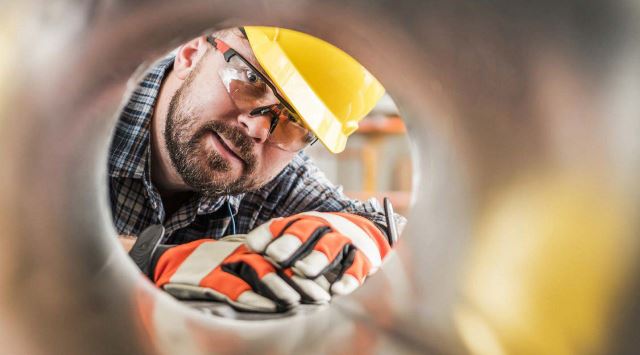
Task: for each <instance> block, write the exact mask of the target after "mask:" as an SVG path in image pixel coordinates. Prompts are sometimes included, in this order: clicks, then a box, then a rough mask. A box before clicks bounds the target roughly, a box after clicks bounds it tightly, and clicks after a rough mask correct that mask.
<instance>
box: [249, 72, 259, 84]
mask: <svg viewBox="0 0 640 355" xmlns="http://www.w3.org/2000/svg"><path fill="white" fill-rule="evenodd" d="M247 79H249V82H250V83H255V82H258V81H260V77H259V76H258V74H256V73H254V72H252V71H247Z"/></svg>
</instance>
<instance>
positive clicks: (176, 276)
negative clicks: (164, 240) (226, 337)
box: [151, 236, 300, 312]
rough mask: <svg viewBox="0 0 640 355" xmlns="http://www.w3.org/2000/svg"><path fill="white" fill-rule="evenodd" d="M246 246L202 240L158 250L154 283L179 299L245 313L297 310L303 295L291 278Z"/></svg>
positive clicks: (235, 241) (232, 239)
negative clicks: (222, 305)
mask: <svg viewBox="0 0 640 355" xmlns="http://www.w3.org/2000/svg"><path fill="white" fill-rule="evenodd" d="M243 241H244V238H241V237H238V236H233V237H227V238H223V239H221V240H211V239H202V240H197V241H194V242H190V243H187V244H182V245H178V246H173V247H170V248H167V249H165V250H157V251H156V253H155V255H154V257H153V259H154V260H155V262H154V263H153V265H151V274H152V280H153V282H154V283H155V284H156V285H157V286H158V287H160V288H162V289H164V290H165V291H167V292H168V293H170V294H172V295H173V296H175V297H177V298H180V299H189V300H193V299H199V300H215V301H223V302H227V303H228V304H230V305H232V306H233V307H235V308H237V309H240V310H246V311H254V312H280V311H285V310H287V309H289V308H291V307H293V306H295V305H296V304H298V303H299V301H300V294H298V293H297V292H296V291H295V290H294V289H293V288H292V287H291V286H290V285H289V284H288V283H287V282H286V281H285V280H284V279H283V277H284V278H286V277H287V276H285V275H284V273H282V272H280V271H277V270H276V268H275V267H274V266H273V265H272V264H271V263H270V262H269V261H268V260H266V259H265V258H264V256H262V255H260V254H256V253H252V252H250V251H249V250H248V249H247V247H246V245H244V243H243Z"/></svg>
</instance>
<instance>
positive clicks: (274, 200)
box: [108, 56, 405, 244]
mask: <svg viewBox="0 0 640 355" xmlns="http://www.w3.org/2000/svg"><path fill="white" fill-rule="evenodd" d="M173 61H174V57H173V56H170V57H167V58H165V59H163V60H161V61H159V62H158V63H157V64H156V65H155V66H154V67H152V69H151V70H150V71H149V72H147V74H146V75H145V76H144V79H143V80H142V81H141V82H140V83H138V84H137V86H136V88H135V90H134V91H133V93H132V94H131V96H130V97H128V102H127V104H126V105H125V107H124V109H123V111H122V112H121V115H120V119H119V120H118V123H117V126H116V128H115V132H114V135H113V140H112V143H111V148H110V153H109V166H108V172H109V193H110V202H111V210H112V213H113V220H114V223H115V227H116V229H117V231H118V233H120V234H122V235H136V236H137V235H139V234H140V232H141V231H142V230H144V229H145V228H146V227H148V226H149V225H151V224H162V225H164V227H165V229H166V236H165V240H164V241H163V242H164V243H176V244H180V243H186V242H189V241H193V240H197V239H202V238H214V239H219V238H221V237H223V236H225V235H229V234H233V229H234V225H235V232H236V233H238V234H239V233H247V232H249V231H251V230H252V229H253V228H255V227H257V226H259V225H261V224H263V223H265V222H267V221H268V220H270V219H271V218H275V217H284V216H289V215H293V214H296V213H300V212H304V211H321V212H337V211H341V212H349V213H354V214H358V215H361V216H363V217H366V218H368V219H369V220H371V221H373V222H375V223H377V224H378V225H379V226H381V227H383V229H384V227H385V226H386V223H385V218H384V213H383V210H382V208H381V206H380V204H379V203H378V202H377V201H376V200H375V199H371V200H369V201H367V202H361V201H357V200H352V199H349V198H348V197H346V196H345V195H344V194H343V193H342V189H341V188H340V187H335V186H334V185H333V184H332V183H331V182H330V181H329V180H327V178H326V177H325V175H324V174H323V173H322V172H321V171H320V170H319V169H318V168H317V167H316V166H315V165H314V164H313V163H312V161H311V160H310V159H309V157H308V156H306V155H305V154H304V153H303V152H300V153H299V154H297V155H296V156H295V157H294V159H293V160H292V161H291V162H290V163H289V164H288V165H287V166H286V167H285V168H284V169H283V170H282V171H281V172H280V174H278V175H277V176H276V177H275V178H274V179H273V180H272V181H270V182H269V183H267V184H266V185H265V186H263V187H262V188H260V189H259V190H257V191H252V192H247V193H243V194H239V195H229V196H222V197H219V198H210V197H206V196H201V195H198V194H194V195H193V196H192V197H191V199H190V200H188V201H187V202H186V203H184V204H183V205H182V206H181V207H180V208H179V209H178V210H177V211H176V212H175V213H174V214H173V215H171V216H167V215H166V213H165V210H164V207H163V205H162V200H161V198H160V194H159V192H158V190H157V189H156V188H155V186H154V185H153V183H152V181H151V176H150V131H149V125H150V121H151V117H152V115H153V111H154V106H155V103H156V99H157V96H158V94H159V91H160V86H161V85H162V80H163V78H164V77H165V75H166V74H167V73H168V72H169V71H170V70H171V67H172V65H173ZM232 216H233V218H232ZM232 220H233V221H235V223H232ZM396 221H397V224H398V226H399V227H400V228H401V227H402V226H403V225H404V223H405V220H404V218H403V217H401V216H399V215H396Z"/></svg>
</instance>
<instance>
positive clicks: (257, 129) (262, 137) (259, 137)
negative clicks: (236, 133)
mask: <svg viewBox="0 0 640 355" xmlns="http://www.w3.org/2000/svg"><path fill="white" fill-rule="evenodd" d="M271 120H272V118H271V114H270V113H267V114H262V115H261V114H257V115H255V116H252V115H250V114H249V113H243V114H241V115H240V116H238V122H240V125H242V127H244V129H245V130H246V132H247V134H248V135H249V137H251V138H253V140H254V141H255V142H256V143H264V142H266V140H267V138H269V128H270V127H271Z"/></svg>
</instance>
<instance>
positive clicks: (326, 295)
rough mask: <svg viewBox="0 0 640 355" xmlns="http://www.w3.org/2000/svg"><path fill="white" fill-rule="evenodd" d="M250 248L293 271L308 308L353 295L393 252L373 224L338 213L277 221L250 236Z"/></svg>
mask: <svg viewBox="0 0 640 355" xmlns="http://www.w3.org/2000/svg"><path fill="white" fill-rule="evenodd" d="M246 242H247V245H248V247H249V249H250V250H251V251H255V252H258V253H262V254H264V255H265V257H267V258H268V259H270V260H271V261H272V262H274V264H276V265H278V267H279V268H281V269H285V270H286V269H288V268H291V269H293V272H294V274H293V275H292V276H291V278H290V280H291V281H293V283H294V284H293V285H294V286H296V289H297V290H298V292H300V294H301V296H302V301H303V302H305V303H325V302H328V301H329V300H330V299H331V295H334V294H336V295H346V294H349V293H351V292H352V291H353V290H355V289H356V288H357V287H359V286H360V285H362V283H363V282H364V280H365V279H366V278H367V277H368V276H369V275H371V274H373V273H374V272H376V270H378V268H379V267H380V265H381V264H382V260H383V259H384V257H385V256H386V255H387V253H388V252H389V251H390V249H391V247H390V245H389V241H388V240H387V236H386V235H385V234H384V233H382V231H381V230H380V229H378V227H376V225H375V224H373V223H372V222H371V221H369V220H368V219H366V218H363V217H360V216H357V215H354V214H349V213H339V212H335V213H334V212H305V213H301V214H297V215H293V216H290V217H286V218H275V219H272V220H271V221H269V222H267V223H265V224H264V225H262V226H260V227H258V228H256V229H254V230H253V231H251V232H250V233H249V234H247V236H246Z"/></svg>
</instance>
